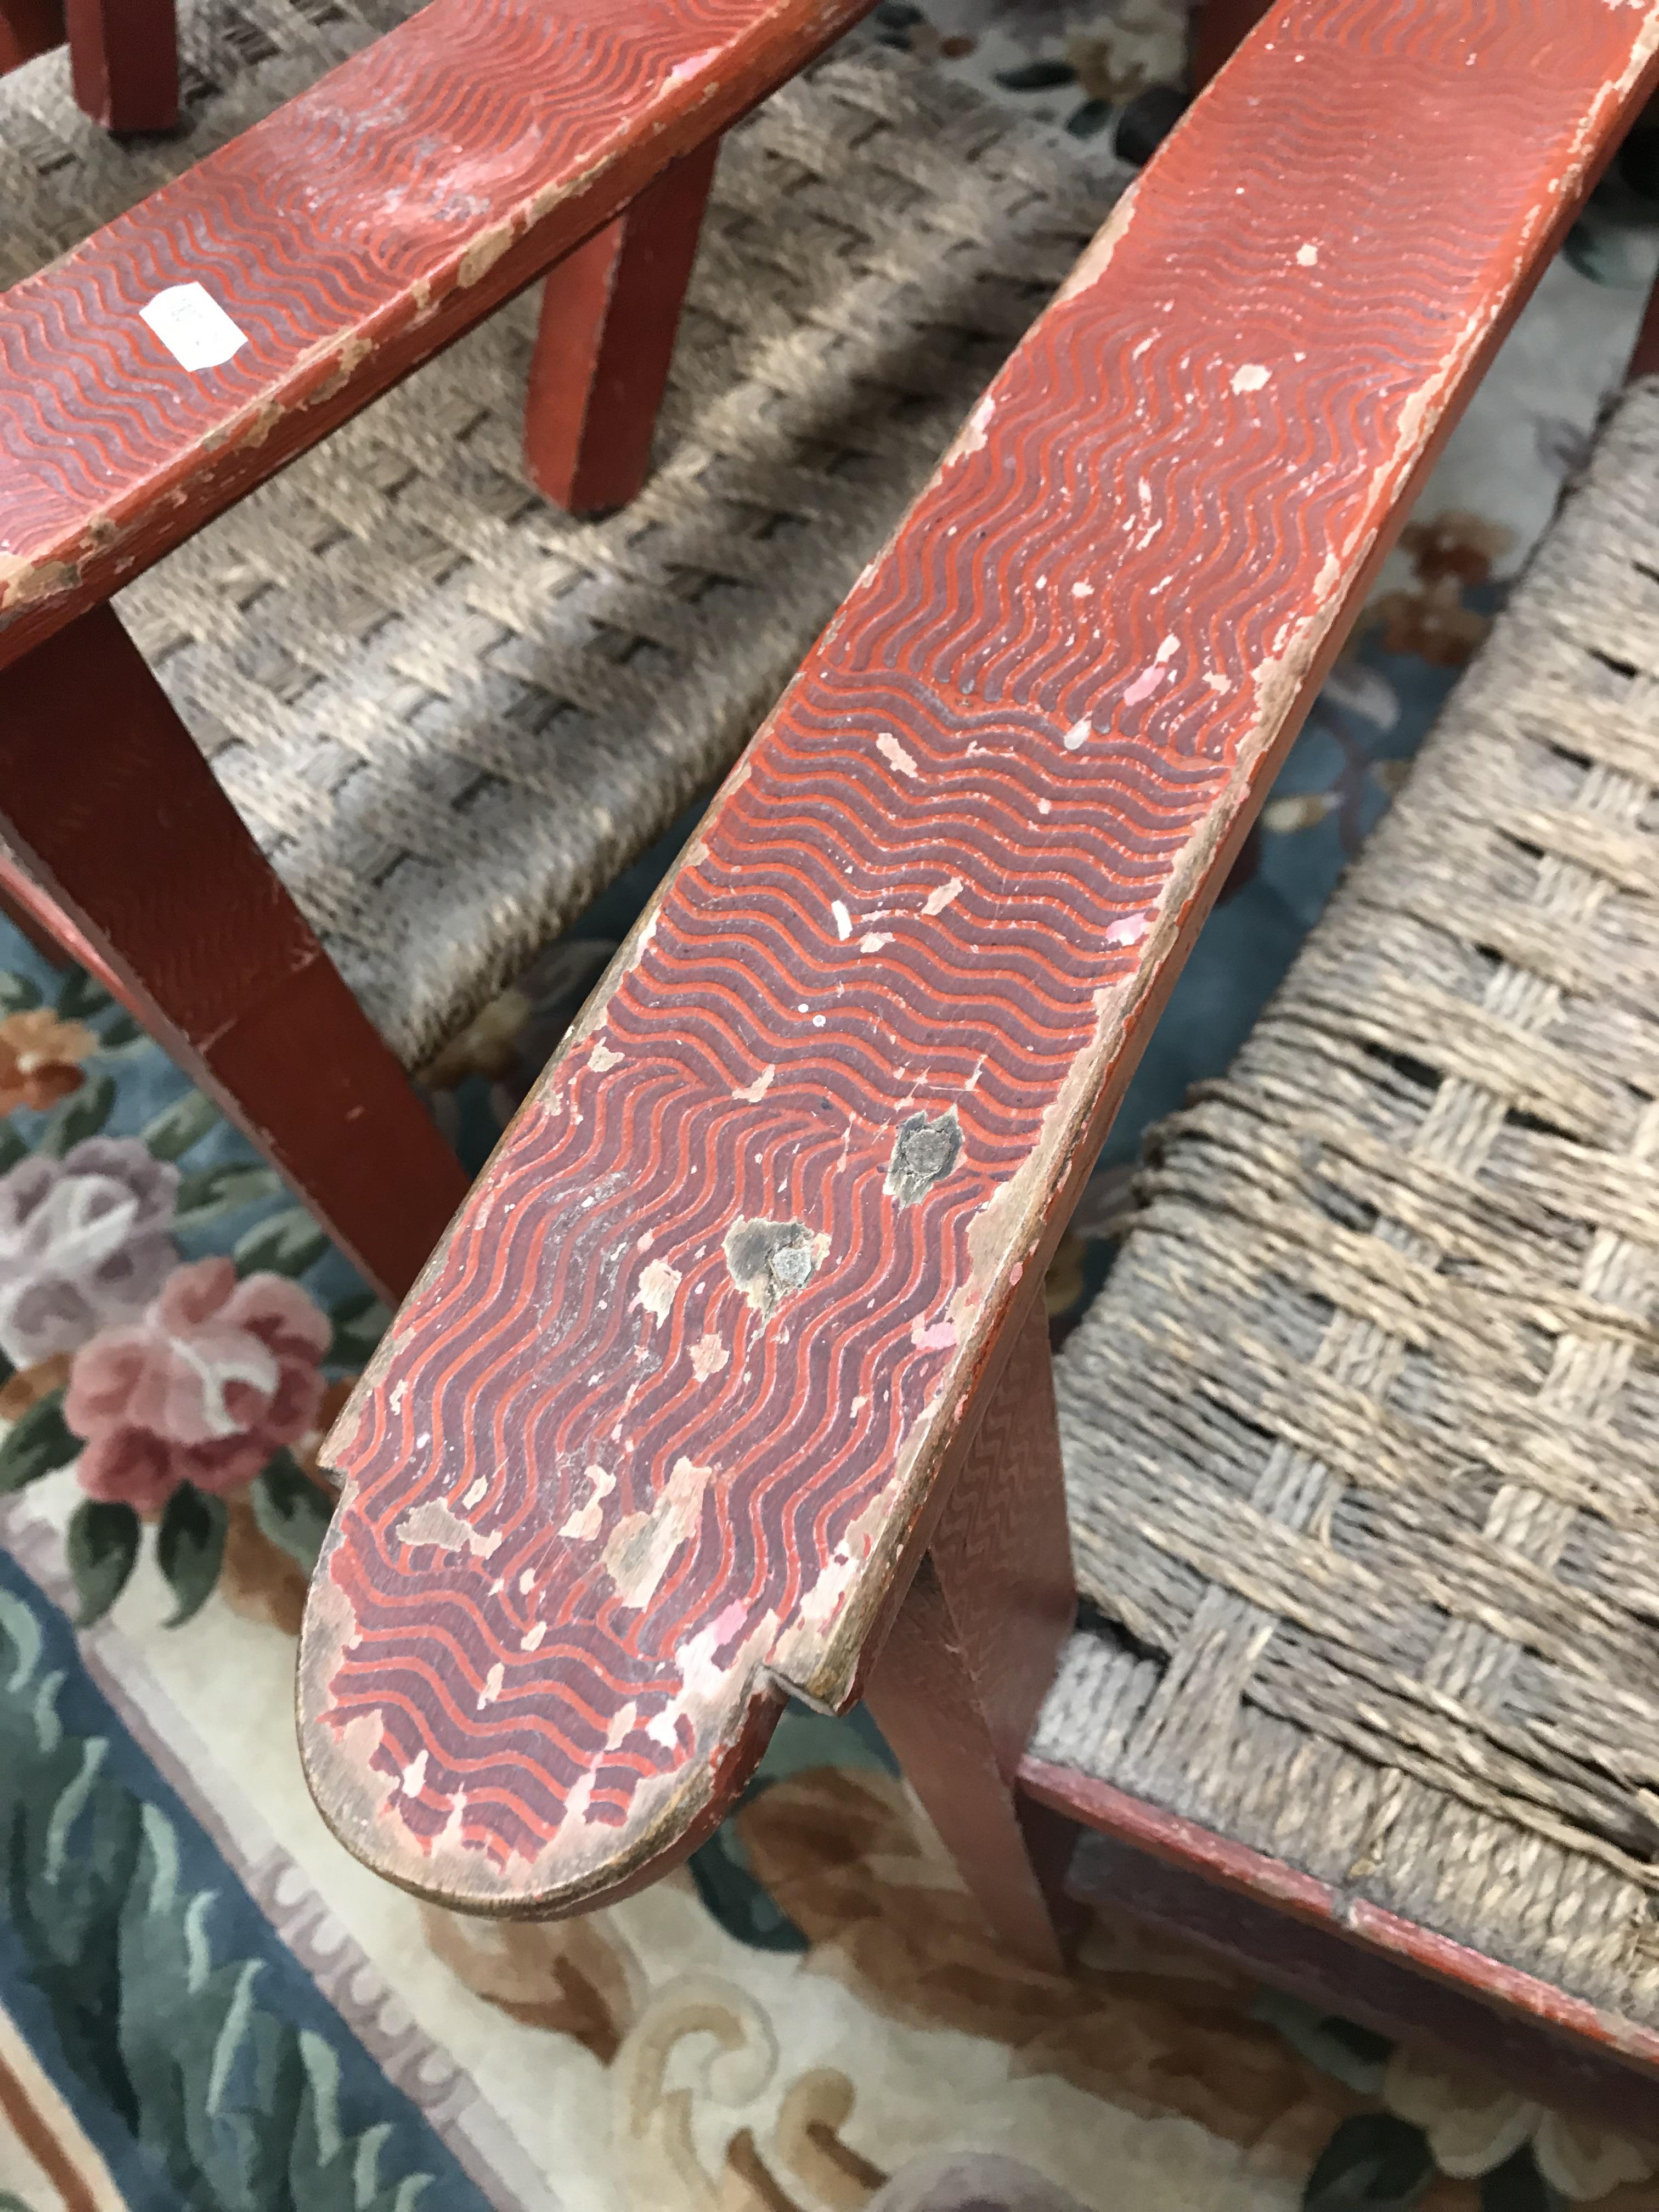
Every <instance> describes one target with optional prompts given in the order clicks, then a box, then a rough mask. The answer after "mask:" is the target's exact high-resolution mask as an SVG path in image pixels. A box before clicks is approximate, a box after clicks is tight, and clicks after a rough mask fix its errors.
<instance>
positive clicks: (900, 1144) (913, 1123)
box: [886, 1107, 962, 1206]
mask: <svg viewBox="0 0 1659 2212" xmlns="http://www.w3.org/2000/svg"><path fill="white" fill-rule="evenodd" d="M961 1158H962V1124H961V1122H960V1121H957V1116H956V1109H955V1108H954V1107H947V1108H946V1109H945V1112H944V1113H943V1114H940V1115H936V1116H935V1117H934V1118H933V1119H932V1120H931V1121H930V1120H929V1118H928V1116H927V1115H926V1114H912V1115H910V1117H909V1119H908V1121H902V1122H901V1123H900V1124H899V1130H898V1134H897V1136H896V1138H895V1139H894V1140H893V1156H892V1158H891V1159H890V1161H889V1162H888V1165H887V1182H886V1189H887V1195H888V1196H889V1198H890V1199H891V1200H893V1201H894V1203H895V1204H896V1205H897V1206H914V1205H915V1203H916V1201H917V1200H918V1199H921V1198H925V1197H926V1196H927V1193H928V1192H929V1191H930V1190H932V1189H933V1186H934V1185H935V1184H936V1183H941V1182H944V1181H945V1177H946V1176H950V1175H953V1174H954V1173H955V1171H956V1167H957V1162H958V1161H959V1160H960V1159H961Z"/></svg>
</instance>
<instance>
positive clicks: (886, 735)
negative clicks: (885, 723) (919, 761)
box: [876, 730, 917, 775]
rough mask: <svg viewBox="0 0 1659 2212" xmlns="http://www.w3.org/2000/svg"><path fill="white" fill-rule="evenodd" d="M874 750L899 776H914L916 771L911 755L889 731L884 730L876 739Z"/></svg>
mask: <svg viewBox="0 0 1659 2212" xmlns="http://www.w3.org/2000/svg"><path fill="white" fill-rule="evenodd" d="M876 750H877V751H878V753H880V754H882V755H883V757H884V758H885V759H886V760H888V761H889V762H890V763H891V764H892V766H893V767H894V768H896V769H897V770H898V772H899V774H900V775H915V774H916V772H917V770H916V763H915V758H914V757H913V756H912V755H910V754H909V753H908V752H906V750H904V747H903V746H902V744H900V743H899V741H898V739H897V738H896V737H895V736H894V735H893V732H891V731H890V730H884V731H883V732H882V733H881V735H880V736H879V737H878V738H877V739H876Z"/></svg>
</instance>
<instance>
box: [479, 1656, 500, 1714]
mask: <svg viewBox="0 0 1659 2212" xmlns="http://www.w3.org/2000/svg"><path fill="white" fill-rule="evenodd" d="M506 1680H507V1669H506V1668H505V1667H504V1666H503V1665H502V1664H501V1661H500V1660H499V1659H498V1660H497V1661H496V1662H495V1665H494V1666H493V1667H492V1668H490V1670H489V1673H488V1674H486V1675H485V1676H484V1686H483V1689H482V1690H480V1691H479V1692H478V1711H480V1712H482V1711H483V1709H484V1707H485V1706H486V1705H494V1704H495V1700H496V1699H497V1698H499V1697H500V1695H501V1685H502V1683H503V1682H505V1681H506Z"/></svg>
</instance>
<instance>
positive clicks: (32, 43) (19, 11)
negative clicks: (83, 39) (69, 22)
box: [0, 0, 64, 76]
mask: <svg viewBox="0 0 1659 2212" xmlns="http://www.w3.org/2000/svg"><path fill="white" fill-rule="evenodd" d="M63 43H64V11H63V9H62V7H61V6H60V5H59V4H58V0H0V76H4V75H5V73H6V71H7V70H15V69H16V68H18V67H19V66H20V65H21V64H22V63H24V62H28V61H33V58H34V57H35V56H36V54H44V53H49V52H51V50H52V47H53V46H62V45H63Z"/></svg>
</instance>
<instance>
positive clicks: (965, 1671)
mask: <svg viewBox="0 0 1659 2212" xmlns="http://www.w3.org/2000/svg"><path fill="white" fill-rule="evenodd" d="M1076 1602H1077V1601H1076V1592H1075V1587H1074V1584H1073V1579H1072V1553H1071V1542H1070V1539H1069V1537H1068V1535H1067V1534H1066V1492H1065V1486H1064V1483H1063V1481H1062V1479H1061V1474H1060V1437H1059V1431H1058V1429H1057V1426H1056V1424H1055V1419H1054V1372H1053V1368H1052V1365H1051V1364H1050V1360H1049V1354H1048V1322H1047V1320H1046V1317H1045V1316H1044V1314H1043V1311H1042V1304H1041V1303H1040V1302H1039V1303H1038V1304H1037V1305H1036V1308H1035V1309H1034V1310H1033V1312H1032V1314H1031V1315H1030V1317H1029V1318H1028V1320H1027V1321H1026V1322H1025V1324H1024V1328H1023V1329H1022V1331H1021V1333H1020V1335H1019V1338H1018V1341H1017V1342H1016V1344H1015V1346H1014V1348H1013V1351H1012V1354H1011V1355H1010V1358H1009V1361H1008V1365H1007V1367H1006V1369H1005V1370H1004V1372H1003V1375H1002V1376H1001V1378H1000V1381H999V1382H998V1383H997V1385H996V1387H995V1389H994V1391H993V1393H992V1395H991V1398H990V1401H989V1403H988V1405H987V1407H986V1411H985V1413H984V1416H983V1418H982V1419H981V1423H980V1428H979V1433H978V1435H977V1436H976V1437H975V1440H974V1443H973V1446H972V1448H971V1449H970V1451H969V1456H968V1459H967V1462H966V1463H965V1464H964V1466H963V1469H962V1472H961V1474H959V1475H958V1477H957V1481H956V1486H955V1488H954V1489H953V1491H952V1492H951V1497H950V1498H949V1500H948V1501H947V1503H946V1505H945V1511H944V1514H943V1516H941V1519H940V1522H939V1527H938V1528H937V1529H936V1530H935V1532H934V1535H933V1543H932V1546H931V1547H930V1548H929V1551H928V1553H927V1558H926V1559H924V1560H923V1562H922V1564H921V1568H920V1569H919V1570H918V1571H917V1574H916V1578H915V1582H914V1583H913V1584H912V1585H911V1588H910V1591H909V1594H908V1596H907V1597H906V1599H905V1601H904V1605H903V1607H902V1610H901V1612H900V1613H899V1616H898V1619H897V1620H896V1622H895V1624H894V1626H893V1629H892V1631H891V1632H890V1635H889V1637H888V1638H887V1641H886V1643H885V1644H884V1646H883V1647H882V1652H881V1656H880V1657H879V1659H878V1661H877V1662H876V1668H875V1673H874V1675H873V1677H872V1680H871V1681H870V1683H869V1686H868V1687H867V1689H866V1704H867V1705H869V1707H870V1710H871V1712H872V1715H873V1717H874V1718H875V1721H876V1724H877V1726H878V1728H879V1729H881V1731H882V1734H883V1735H884V1736H885V1737H886V1739H887V1741H888V1743H889V1745H890V1747H891V1748H892V1750H893V1753H894V1754H895V1756H896V1758H897V1759H898V1762H899V1765H901V1766H902V1769H903V1770H904V1773H905V1775H906V1777H907V1778H908V1780H909V1782H910V1784H911V1785H912V1786H913V1788H914V1789H915V1791H916V1794H917V1796H919V1797H920V1798H921V1802H922V1803H923V1804H924V1805H925V1806H926V1808H927V1812H928V1814H929V1815H930V1816H931V1818H932V1820H933V1824H934V1826H936V1827H937V1828H938V1830H939V1834H940V1836H941V1838H943V1840H944V1842H945V1844H946V1845H947V1847H948V1848H949V1849H950V1850H951V1852H952V1854H953V1855H954V1857H955V1858H956V1861H957V1866H958V1867H959V1868H960V1869H961V1871H962V1875H963V1880H964V1881H966V1882H967V1884H968V1886H969V1888H970V1889H971V1890H972V1891H973V1892H974V1893H975V1896H976V1897H977V1899H979V1902H980V1904H981V1906H982V1907H983V1909H984V1911H985V1913H986V1916H987V1918H988V1919H989V1921H990V1923H991V1924H992V1927H993V1928H994V1930H995V1931H996V1933H997V1935H998V1936H999V1937H1000V1939H1001V1940H1002V1942H1005V1943H1006V1945H1007V1946H1008V1948H1010V1949H1011V1950H1012V1951H1014V1952H1017V1953H1018V1954H1019V1956H1021V1957H1022V1958H1024V1959H1025V1960H1028V1961H1029V1962H1030V1964H1031V1965H1033V1966H1040V1967H1043V1968H1046V1969H1048V1970H1049V1971H1051V1972H1063V1971H1064V1968H1065V1961H1066V1949H1067V1946H1068V1943H1069V1942H1070V1940H1071V1938H1072V1936H1073V1935H1074V1933H1075V1932H1076V1927H1077V1925H1078V1923H1079V1918H1080V1910H1079V1908H1078V1907H1076V1906H1075V1905H1073V1903H1072V1901H1071V1900H1070V1899H1067V1898H1066V1896H1065V1894H1064V1892H1063V1888H1062V1884H1063V1881H1064V1878H1065V1874H1066V1866H1067V1864H1068V1863H1069V1861H1070V1858H1071V1852H1072V1846H1073V1843H1074V1841H1075V1840H1076V1837H1077V1833H1078V1831H1077V1829H1076V1828H1075V1827H1074V1826H1073V1824H1072V1823H1071V1822H1070V1821H1068V1820H1065V1819H1064V1818H1063V1817H1061V1816H1060V1814H1056V1813H1054V1812H1052V1811H1050V1810H1049V1809H1048V1808H1047V1807H1044V1806H1040V1805H1037V1804H1036V1803H1035V1802H1033V1801H1032V1800H1030V1799H1029V1798H1024V1797H1020V1796H1017V1795H1016V1792H1015V1788H1014V1777H1015V1774H1016V1771H1017V1770H1018V1765H1019V1761H1020V1755H1021V1753H1023V1752H1024V1748H1025V1744H1026V1741H1027V1739H1028V1737H1029V1736H1030V1732H1031V1726H1032V1723H1033V1722H1034V1721H1035V1719H1036V1712H1037V1708H1038V1706H1039V1705H1041V1704H1042V1698H1043V1693H1044V1692H1045V1691H1046V1690H1047V1689H1048V1685H1049V1683H1050V1681H1051V1680H1053V1677H1054V1667H1055V1664H1056V1662H1057V1661H1058V1659H1059V1656H1060V1647H1061V1645H1062V1644H1064V1642H1065V1640H1066V1636H1067V1635H1068V1634H1069V1632H1070V1631H1071V1628H1072V1625H1073V1618H1074V1615H1075V1613H1076Z"/></svg>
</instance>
